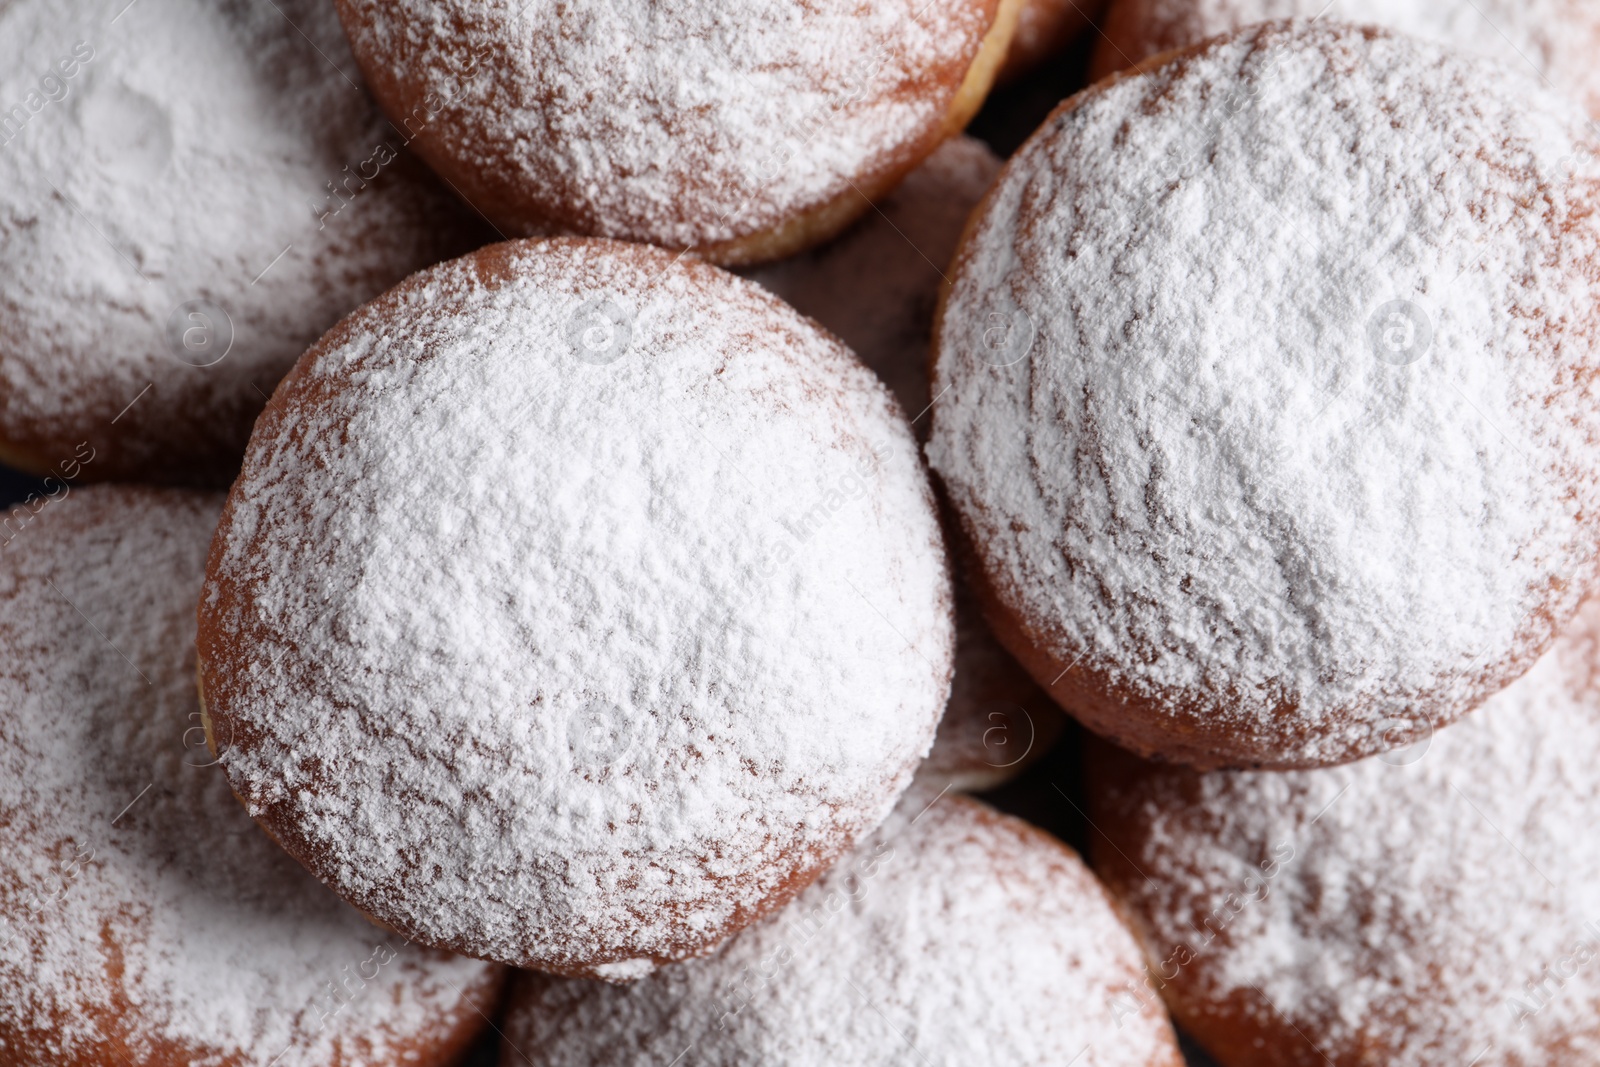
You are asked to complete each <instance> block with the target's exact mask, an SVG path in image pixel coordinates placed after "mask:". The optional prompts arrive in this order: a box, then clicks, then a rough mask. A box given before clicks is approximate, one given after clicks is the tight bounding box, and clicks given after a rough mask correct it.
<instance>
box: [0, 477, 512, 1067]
mask: <svg viewBox="0 0 1600 1067" xmlns="http://www.w3.org/2000/svg"><path fill="white" fill-rule="evenodd" d="M221 506H222V498H221V496H220V495H216V496H213V495H207V494H200V493H194V492H189V491H185V490H176V489H141V488H123V487H116V486H95V487H92V488H87V489H75V490H68V491H66V492H65V493H64V494H62V495H58V496H57V497H56V498H54V499H53V500H51V501H50V502H49V503H48V504H47V505H46V506H44V507H43V508H41V509H40V510H39V511H38V512H36V513H35V512H33V511H32V510H30V509H27V508H14V509H11V510H10V511H9V512H7V513H5V514H4V516H3V518H0V528H3V529H4V537H5V547H4V551H3V552H0V650H3V652H4V658H5V662H6V670H5V673H4V675H3V676H0V700H3V702H4V706H5V714H4V715H0V855H3V856H4V857H5V861H4V863H0V1064H4V1065H5V1067H34V1065H37V1067H127V1065H128V1064H133V1063H137V1064H141V1065H145V1067H189V1065H191V1064H228V1065H230V1067H252V1065H254V1067H267V1065H268V1064H273V1065H276V1067H390V1065H393V1064H399V1063H407V1064H417V1065H419V1067H428V1065H438V1067H444V1065H447V1064H452V1063H454V1062H455V1061H456V1057H457V1056H459V1054H460V1053H461V1051H462V1050H463V1049H464V1048H465V1047H466V1045H467V1044H468V1042H470V1041H471V1040H472V1037H473V1035H474V1033H475V1032H476V1031H477V1030H478V1029H479V1028H480V1027H481V1026H482V1021H483V1017H482V1016H481V1015H480V1014H479V1011H480V1008H488V1007H489V1005H491V1004H492V1003H493V1002H494V1000H495V999H496V997H497V996H498V989H499V986H500V983H501V979H502V975H503V972H502V970H501V969H500V968H498V967H495V966H492V965H488V964H483V963H480V962H478V961H476V960H468V959H463V958H461V957H455V956H449V955H446V954H444V953H440V952H436V951H433V950H431V949H419V948H416V947H414V946H411V945H409V944H407V942H406V941H405V939H404V938H402V937H399V936H397V935H395V934H391V933H388V932H386V931H383V930H379V929H378V928H377V927H374V926H373V925H372V924H370V923H368V922H367V921H366V920H365V919H364V918H363V917H362V916H361V915H360V913H358V912H357V911H356V910H355V909H353V908H351V907H350V906H349V905H347V904H344V903H343V902H341V901H340V900H339V899H338V898H337V897H336V896H334V895H333V894H332V893H329V892H328V891H327V890H326V889H325V888H323V887H322V886H320V885H318V884H317V882H316V880H315V879H313V878H312V877H311V876H309V875H308V874H306V872H305V871H303V870H301V869H300V867H299V866H297V865H296V864H295V863H294V861H293V860H291V859H290V858H289V857H288V856H286V855H284V854H283V851H282V850H281V849H279V848H277V847H276V846H275V845H273V843H272V842H271V840H269V839H268V838H267V836H266V835H265V834H263V833H262V832H261V831H260V830H259V829H258V828H257V827H255V826H254V825H252V824H251V822H250V820H249V818H247V817H246V816H245V814H244V812H242V811H240V810H239V807H238V805H236V804H235V803H234V802H233V799H232V797H231V796H230V795H229V792H228V782H227V778H226V776H225V775H224V774H223V773H222V771H221V770H220V769H219V768H217V767H216V766H215V761H214V760H213V759H212V758H211V756H210V753H209V752H207V750H206V746H205V741H204V736H203V733H202V731H201V728H200V707H199V703H198V702H197V701H196V699H195V689H194V669H195V663H194V627H195V622H194V605H195V601H196V599H197V598H198V596H199V592H200V583H201V580H202V578H203V576H204V573H205V557H206V546H207V545H208V544H209V543H210V540H211V531H212V528H213V526H214V525H215V524H216V518H217V513H218V511H219V510H220V509H221Z"/></svg>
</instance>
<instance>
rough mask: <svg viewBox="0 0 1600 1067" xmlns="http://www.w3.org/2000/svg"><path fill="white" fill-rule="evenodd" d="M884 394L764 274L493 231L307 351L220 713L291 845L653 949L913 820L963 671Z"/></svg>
mask: <svg viewBox="0 0 1600 1067" xmlns="http://www.w3.org/2000/svg"><path fill="white" fill-rule="evenodd" d="M952 641H953V635H952V623H951V604H950V590H949V578H948V575H947V572H946V566H945V562H944V556H943V549H942V545H941V539H940V533H939V528H938V524H937V521H936V519H935V515H934V505H933V499H932V494H931V491H930V488H929V486H928V484H927V480H926V477H925V475H924V473H923V471H922V469H921V467H920V465H919V463H918V460H917V453H916V448H915V445H914V443H913V441H912V437H911V433H910V430H909V429H908V428H907V426H906V424H905V420H904V417H903V416H902V415H901V414H900V412H899V409H898V407H897V406H896V405H895V403H894V401H893V399H892V398H891V397H890V395H889V393H888V390H887V389H885V388H884V387H883V386H882V385H881V384H879V383H878V382H877V381H876V379H874V378H873V376H872V374H871V372H870V371H868V370H867V369H866V368H865V367H863V366H862V365H861V364H860V363H859V362H857V361H856V360H855V359H854V358H853V357H852V356H851V355H850V353H849V351H848V350H847V349H845V348H844V347H843V346H842V345H841V344H839V343H838V342H837V341H836V340H834V339H833V338H831V337H830V336H828V335H827V334H824V333H823V332H821V331H820V330H819V329H817V327H816V326H815V325H814V324H812V323H811V322H809V321H808V320H806V319H804V318H802V317H801V316H800V315H799V314H798V313H796V312H794V311H793V310H792V309H790V308H789V307H787V306H786V305H784V304H783V303H782V302H780V301H779V300H777V299H776V298H774V297H772V296H770V295H768V294H767V293H765V292H763V291H762V290H761V289H760V288H759V287H757V286H756V285H754V284H753V283H750V282H746V281H743V280H741V279H739V278H736V277H734V276H732V275H730V274H727V273H725V272H723V271H721V270H719V269H717V268H714V267H710V266H707V265H705V264H701V263H696V262H693V261H689V260H681V259H678V258H674V257H673V256H671V255H669V254H668V253H665V252H662V251H660V250H658V249H651V248H646V247H642V246H634V245H626V244H620V243H617V242H612V241H598V240H586V239H561V240H552V241H546V242H534V241H528V242H512V243H508V244H502V245H495V246H491V247H490V248H487V249H484V250H482V251H480V252H478V253H475V254H474V255H472V256H469V257H466V258H464V259H460V260H455V261H453V262H451V263H448V264H445V265H443V266H441V267H438V268H435V269H433V270H430V271H427V272H424V273H422V274H419V275H416V276H415V277H413V278H412V279H410V280H409V281H407V282H406V283H404V284H403V285H401V286H399V287H398V288H396V289H395V290H393V291H391V292H390V293H388V294H387V295H386V296H384V297H383V298H382V299H380V300H378V301H375V302H373V303H371V304H369V305H367V306H366V307H364V308H362V309H360V310H359V311H357V312H356V313H355V314H354V315H352V316H351V317H350V318H348V319H346V320H345V321H344V322H343V323H341V324H340V325H339V326H338V327H336V328H335V329H334V330H333V331H332V332H331V333H329V334H328V335H327V336H326V337H324V338H323V339H322V341H321V342H319V343H318V344H317V345H316V346H315V347H313V348H312V349H311V350H310V351H309V352H307V353H306V355H305V356H304V357H303V358H302V359H301V361H300V363H299V364H298V365H297V366H296V368H295V369H294V371H293V372H292V373H291V374H290V376H289V378H287V379H286V380H285V382H284V384H283V385H282V386H281V387H280V389H279V390H278V392H277V394H276V395H275V396H274V397H273V400H272V403H271V406H270V408H269V411H268V413H267V415H265V416H264V417H263V419H262V420H261V422H260V423H259V424H258V425H257V427H256V432H255V436H254V438H253V439H252V441H251V444H250V448H249V451H248V454H247V456H246V459H245V465H244V470H243V473H242V474H241V476H240V479H239V481H238V482H237V483H236V485H235V486H234V489H233V493H232V495H231V496H230V498H229V501H228V506H227V509H226V511H225V513H224V516H223V519H222V523H221V526H220V528H219V531H218V534H217V540H216V542H215V544H214V546H213V550H212V556H211V561H210V568H209V573H208V580H207V585H206V592H205V597H204V601H203V604H202V607H201V612H200V637H199V647H200V655H201V660H202V667H201V677H202V684H203V688H204V693H205V698H206V702H207V710H208V713H209V718H210V726H211V730H212V736H213V737H214V738H215V739H216V740H217V743H218V745H219V747H220V748H222V749H223V753H222V758H223V760H224V762H225V765H226V767H227V770H228V773H229V776H230V779H231V780H232V782H233V785H234V788H235V790H236V792H237V793H238V794H239V795H240V797H241V798H242V799H243V800H244V802H245V803H246V805H247V806H248V807H249V809H250V810H251V812H252V813H253V814H255V815H256V816H257V817H258V818H259V819H260V821H261V822H262V823H263V824H264V825H265V826H266V827H267V828H268V829H269V830H270V831H271V832H272V833H273V834H274V836H276V837H277V838H278V840H279V841H280V842H282V844H283V845H284V847H285V848H287V849H288V850H289V851H290V853H292V854H293V855H294V856H296V857H297V858H298V859H300V861H301V862H303V863H304V864H305V865H306V866H307V867H309V868H310V869H311V870H312V871H313V872H315V873H316V874H317V875H319V876H320V877H321V878H322V879H323V880H324V881H326V882H327V883H328V884H329V885H331V886H332V887H333V888H334V889H335V890H337V891H338V892H340V893H341V894H343V895H344V896H345V897H346V898H347V899H349V900H350V901H351V902H352V903H354V904H356V905H357V906H358V907H360V908H362V909H363V910H365V911H366V912H368V913H369V914H370V915H372V916H373V917H374V918H376V919H378V920H380V921H381V922H383V923H385V924H388V925H390V926H392V927H394V928H396V929H398V930H400V931H401V932H402V933H404V934H406V935H407V936H409V937H413V938H415V939H417V940H418V941H421V942H424V943H427V944H432V945H437V946H441V947H449V948H452V949H455V950H457V951H460V952H463V953H466V954H469V955H475V956H480V957H485V958H489V959H495V960H500V961H504V962H509V963H515V964H518V965H522V966H529V967H536V968H542V969H548V970H552V971H557V972H561V973H569V974H586V975H600V976H604V977H612V978H625V977H633V976H637V975H640V974H643V973H645V972H647V971H648V970H649V969H650V968H651V966H652V965H653V963H655V962H660V961H667V960H675V959H680V958H683V957H686V956H692V955H695V954H697V953H700V952H703V951H706V950H708V949H709V948H710V947H712V946H713V945H715V944H716V943H717V942H719V941H720V940H721V939H722V938H724V937H725V936H727V935H728V934H729V933H731V932H732V931H734V930H735V929H738V928H739V927H741V926H743V925H745V924H747V923H749V922H750V921H752V920H753V919H755V918H757V917H759V916H760V915H762V914H764V913H766V912H767V911H769V910H770V909H771V908H773V907H775V906H776V905H778V904H779V903H781V902H783V901H784V900H786V899H788V898H789V897H790V896H792V895H793V894H794V893H795V892H797V891H798V890H799V889H800V888H802V887H803V886H804V885H805V884H806V883H807V882H809V881H810V879H812V878H813V877H814V876H815V875H816V874H817V873H818V872H819V871H820V870H822V869H823V868H824V867H825V866H826V865H827V864H828V863H829V862H830V861H831V860H833V859H834V858H835V857H836V856H838V855H839V854H841V853H842V852H843V851H845V850H846V849H847V848H849V847H850V846H851V845H852V844H853V843H854V842H855V841H856V840H857V839H858V838H859V837H860V836H861V835H862V834H864V833H866V832H868V831H870V830H871V829H872V828H873V827H874V826H875V825H877V823H878V822H879V821H880V820H881V819H882V818H883V817H884V816H885V815H886V814H887V813H888V811H889V810H890V808H891V807H892V806H893V804H894V801H895V799H896V797H897V796H898V794H899V793H900V792H901V790H902V789H903V788H904V787H905V786H906V784H907V783H908V782H909V780H910V777H911V774H912V771H913V769H914V767H915V766H916V763H917V761H918V760H919V759H920V758H921V756H922V755H923V754H924V753H925V752H926V751H927V749H928V746H929V744H930V742H931V740H932V738H933V734H934V729H935V726H936V724H937V721H938V718H939V714H940V712H941V710H942V708H943V704H944V700H945V697H946V693H947V690H948V686H949V678H950V662H951V646H952Z"/></svg>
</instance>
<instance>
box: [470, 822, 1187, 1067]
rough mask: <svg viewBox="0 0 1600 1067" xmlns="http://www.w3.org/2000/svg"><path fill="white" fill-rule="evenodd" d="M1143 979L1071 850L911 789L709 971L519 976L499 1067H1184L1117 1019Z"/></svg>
mask: <svg viewBox="0 0 1600 1067" xmlns="http://www.w3.org/2000/svg"><path fill="white" fill-rule="evenodd" d="M930 800H931V801H933V802H932V803H930ZM1140 973H1141V960H1140V956H1139V949H1138V946H1137V945H1136V943H1135V942H1134V940H1133V937H1132V936H1131V935H1130V934H1129V932H1128V930H1127V928H1126V927H1125V926H1124V925H1123V924H1122V920H1121V919H1120V918H1118V915H1117V912H1116V910H1115V909H1114V908H1113V906H1112V904H1111V901H1110V900H1109V899H1108V898H1107V896H1106V892H1105V890H1104V889H1103V888H1102V887H1101V886H1100V884H1099V882H1097V881H1096V880H1095V878H1094V876H1093V875H1092V874H1090V873H1089V871H1088V869H1087V868H1085V867H1084V865H1083V863H1082V862H1081V861H1080V860H1079V859H1078V857H1077V855H1076V854H1075V853H1074V852H1073V851H1072V850H1071V849H1069V848H1067V847H1066V846H1065V845H1062V844H1061V843H1060V842H1058V841H1056V840H1055V839H1054V838H1051V837H1050V836H1048V835H1047V834H1045V833H1044V832H1043V831H1040V830H1037V829H1035V828H1034V827H1032V826H1029V825H1028V824H1027V823H1025V822H1023V821H1021V820H1020V819H1015V818H1012V817H1010V816H1007V815H1002V814H1000V813H999V812H997V811H995V810H993V809H992V808H989V807H987V806H985V805H983V804H981V803H979V802H978V801H975V800H972V799H969V798H967V797H962V796H948V797H944V798H942V799H940V798H937V797H936V796H935V795H934V794H932V793H927V792H924V791H922V790H913V791H912V792H911V793H908V794H907V795H906V798H905V801H904V802H903V803H902V804H901V806H900V809H899V810H898V811H897V812H896V815H895V817H894V818H893V819H892V820H891V822H890V823H889V824H888V825H886V826H885V827H884V828H883V829H881V830H880V831H879V832H878V833H876V834H874V835H873V836H872V838H871V839H869V840H868V841H866V842H864V843H863V844H862V845H861V847H860V848H859V849H858V850H857V851H856V852H855V853H854V854H852V855H851V856H849V857H846V859H845V860H843V861H842V862H841V863H840V864H839V865H838V866H836V867H835V868H833V869H832V870H830V871H829V872H828V873H827V874H826V875H824V876H823V877H822V878H821V879H819V880H818V881H817V882H816V883H815V884H813V885H812V886H811V887H810V888H808V889H807V890H806V891H805V892H804V893H802V894H800V896H799V897H798V898H797V899H796V900H795V901H794V902H793V903H791V904H790V905H789V906H788V907H787V908H786V909H785V910H784V911H782V912H781V913H779V914H777V915H775V916H772V917H771V918H769V919H768V920H767V921H766V922H764V923H762V924H760V925H759V926H756V927H753V928H751V929H749V930H746V931H744V932H743V933H741V934H740V935H739V936H738V937H736V938H734V939H733V940H732V941H730V942H729V943H728V944H727V945H726V946H725V947H724V948H723V949H722V950H721V951H719V952H717V953H716V955H714V956H712V957H710V958H709V959H704V960H694V961H691V962H689V963H685V964H682V965H680V966H677V967H670V968H664V969H662V970H661V971H658V972H657V973H655V974H653V975H651V976H650V977H649V978H647V979H645V980H644V981H642V982H637V983H634V984H631V985H626V986H622V985H614V984H610V983H605V982H594V981H583V980H577V981H574V980H569V979H561V978H550V977H546V976H542V975H528V976H526V977H525V978H524V979H522V980H521V981H520V982H519V983H518V985H517V986H516V987H514V990H513V993H512V995H511V1004H510V1007H509V1009H508V1015H507V1019H506V1022H505V1025H504V1031H505V1042H504V1044H503V1045H502V1053H501V1064H502V1065H503V1067H512V1065H513V1064H521V1063H525V1062H530V1061H525V1060H524V1059H522V1058H521V1057H522V1055H523V1053H527V1054H528V1055H530V1056H533V1057H535V1058H534V1060H532V1061H531V1062H536V1063H538V1064H540V1067H600V1065H602V1064H615V1063H625V1062H626V1063H662V1064H665V1063H670V1062H671V1061H672V1059H673V1057H675V1056H682V1057H683V1058H684V1060H685V1062H689V1063H697V1064H707V1065H711V1064H715V1065H719V1067H731V1065H733V1064H751V1063H784V1064H791V1065H793V1067H812V1065H819V1067H820V1065H823V1064H840V1063H929V1064H932V1063H940V1064H955V1063H963V1064H1001V1063H1004V1064H1014V1065H1018V1067H1023V1065H1041V1067H1042V1065H1044V1064H1065V1063H1068V1062H1069V1061H1070V1062H1071V1063H1073V1064H1074V1067H1122V1065H1127V1067H1180V1065H1181V1064H1182V1062H1183V1060H1182V1057H1180V1056H1179V1054H1178V1049H1177V1045H1176V1042H1175V1039H1174V1038H1173V1034H1172V1029H1171V1025H1170V1024H1169V1023H1168V1022H1167V1018H1166V1015H1165V1013H1164V1012H1163V1011H1162V1009H1161V1006H1160V1003H1159V1002H1154V1003H1150V1004H1146V1005H1143V1006H1141V1007H1140V1008H1139V1009H1138V1010H1136V1011H1133V1012H1130V1013H1126V1014H1123V1015H1120V1016H1119V1015H1118V1014H1117V1013H1116V1012H1115V1011H1114V1008H1113V1004H1112V1000H1111V996H1110V993H1111V991H1112V990H1113V989H1118V988H1121V987H1123V986H1125V985H1127V984H1129V983H1133V982H1136V981H1137V980H1138V978H1139V975H1140ZM686 1049H687V1050H689V1055H688V1056H684V1052H685V1050H686ZM1075 1057H1076V1058H1075Z"/></svg>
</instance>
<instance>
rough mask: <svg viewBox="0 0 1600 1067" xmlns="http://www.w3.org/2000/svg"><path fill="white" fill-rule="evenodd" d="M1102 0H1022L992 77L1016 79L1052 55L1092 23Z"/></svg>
mask: <svg viewBox="0 0 1600 1067" xmlns="http://www.w3.org/2000/svg"><path fill="white" fill-rule="evenodd" d="M1104 9H1105V0H1023V4H1022V10H1021V11H1019V12H1018V13H1017V28H1016V32H1014V33H1013V34H1012V35H1011V47H1010V48H1008V49H1006V61H1005V63H1003V64H1002V65H1001V67H1000V73H999V74H998V75H997V76H996V78H995V80H996V81H997V82H999V83H1001V84H1005V83H1006V82H1011V81H1015V80H1016V79H1018V78H1020V77H1022V76H1023V75H1024V74H1027V73H1028V72H1029V71H1032V70H1033V69H1035V68H1036V67H1038V66H1040V65H1041V64H1043V63H1044V62H1045V61H1046V60H1048V59H1053V58H1055V57H1056V56H1057V55H1059V54H1060V53H1061V52H1063V51H1065V50H1066V48H1067V47H1068V46H1069V45H1071V44H1072V42H1073V41H1076V40H1077V39H1078V37H1079V35H1080V34H1082V33H1083V31H1084V30H1087V29H1088V28H1089V27H1091V26H1093V25H1094V22H1095V19H1097V18H1099V16H1100V13H1101V11H1103V10H1104Z"/></svg>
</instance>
